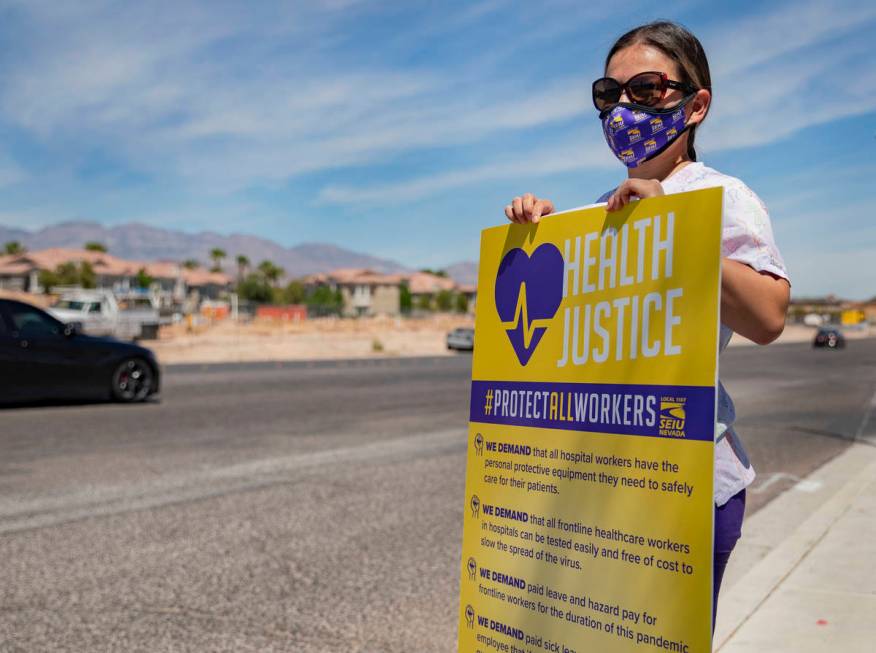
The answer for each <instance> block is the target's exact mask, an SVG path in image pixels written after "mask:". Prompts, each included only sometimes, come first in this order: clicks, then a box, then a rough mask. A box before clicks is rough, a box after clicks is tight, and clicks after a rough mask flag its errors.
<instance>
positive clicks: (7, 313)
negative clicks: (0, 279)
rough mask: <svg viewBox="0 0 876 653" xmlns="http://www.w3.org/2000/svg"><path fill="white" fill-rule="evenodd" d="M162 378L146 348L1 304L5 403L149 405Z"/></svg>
mask: <svg viewBox="0 0 876 653" xmlns="http://www.w3.org/2000/svg"><path fill="white" fill-rule="evenodd" d="M159 376H160V370H159V367H158V361H157V360H156V359H155V355H154V354H153V353H152V352H151V351H150V350H148V349H146V348H145V347H140V346H139V345H135V344H134V343H129V342H121V341H119V340H114V339H113V338H96V337H93V336H88V335H85V334H83V333H80V332H79V329H78V328H77V327H76V325H73V324H64V323H63V322H59V321H58V320H56V319H55V318H54V317H52V316H51V315H49V314H48V313H46V312H45V311H43V310H41V309H39V308H36V307H35V306H31V305H30V304H25V303H24V302H19V301H14V300H11V299H0V403H17V402H26V401H38V400H45V399H115V400H116V401H126V402H131V401H144V400H145V399H147V398H148V397H150V396H152V395H154V394H155V393H156V392H158V388H159Z"/></svg>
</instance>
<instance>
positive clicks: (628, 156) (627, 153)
mask: <svg viewBox="0 0 876 653" xmlns="http://www.w3.org/2000/svg"><path fill="white" fill-rule="evenodd" d="M620 156H621V160H622V161H632V160H633V159H635V158H636V154H635V152H633V151H632V150H622V151H621V153H620Z"/></svg>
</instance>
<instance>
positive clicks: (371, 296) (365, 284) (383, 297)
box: [304, 268, 402, 317]
mask: <svg viewBox="0 0 876 653" xmlns="http://www.w3.org/2000/svg"><path fill="white" fill-rule="evenodd" d="M401 283H402V276H401V275H398V274H381V273H379V272H375V271H374V270H369V269H365V268H339V269H337V270H332V271H331V272H324V273H319V274H312V275H310V276H308V277H305V278H304V284H305V285H307V286H311V287H313V286H320V285H325V286H328V287H329V288H331V289H332V290H340V292H341V298H342V300H343V305H342V308H341V314H342V315H343V316H345V317H357V316H368V315H399V314H400V313H401V307H400V299H401Z"/></svg>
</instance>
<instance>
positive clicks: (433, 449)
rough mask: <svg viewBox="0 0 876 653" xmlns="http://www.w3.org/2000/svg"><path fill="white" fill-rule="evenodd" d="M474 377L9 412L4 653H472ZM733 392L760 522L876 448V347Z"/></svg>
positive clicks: (231, 386)
mask: <svg viewBox="0 0 876 653" xmlns="http://www.w3.org/2000/svg"><path fill="white" fill-rule="evenodd" d="M469 365H470V358H469V357H467V356H464V355H463V356H458V357H451V358H442V359H419V360H417V359H408V360H395V361H381V362H358V363H356V362H346V363H344V362H340V363H320V364H312V365H306V364H298V365H290V364H286V365H284V366H280V367H278V366H276V365H246V366H216V367H210V368H200V367H186V368H173V369H170V370H168V371H167V372H166V376H165V379H166V381H165V384H164V392H163V397H162V400H161V402H160V403H152V404H147V405H141V406H119V405H105V404H93V405H76V406H51V407H30V408H16V409H11V410H5V411H2V412H0V651H4V652H5V651H89V652H91V651H95V652H96V651H149V652H156V651H294V652H296V653H298V652H301V653H309V652H311V651H313V652H316V651H344V652H347V651H361V652H383V651H387V652H396V651H398V652H411V651H417V652H418V653H420V652H423V653H428V652H432V651H436V652H437V651H442V652H444V651H450V650H454V646H455V633H456V614H457V612H456V610H457V604H456V601H457V589H458V586H457V584H458V579H457V572H458V560H459V547H460V539H461V525H462V509H463V501H464V499H463V486H464V466H465V445H466V439H465V425H466V419H467V404H468V391H469V387H468V376H469ZM722 377H723V379H724V382H725V385H726V386H727V388H728V390H729V391H730V393H731V394H732V395H733V396H734V398H735V399H736V404H737V410H738V412H739V415H740V418H739V420H738V422H737V426H738V431H739V433H740V434H741V435H742V437H743V438H744V440H745V442H746V444H747V446H748V449H749V453H750V454H751V457H752V460H753V462H754V464H755V466H756V468H757V469H758V471H759V478H758V480H757V481H756V483H755V485H754V486H753V487H752V488H751V492H750V494H749V505H748V507H749V512H751V511H754V510H757V509H758V508H760V507H761V506H763V505H764V504H765V503H766V502H768V501H769V500H770V499H771V498H774V497H775V496H776V495H777V494H778V493H779V492H781V491H783V490H785V489H787V488H788V487H789V485H792V484H794V483H796V482H798V480H799V479H802V478H804V477H805V476H806V474H808V473H809V472H811V471H812V470H814V469H816V468H817V467H819V466H820V465H822V464H824V463H825V462H827V461H828V460H830V459H831V458H832V457H834V456H835V455H837V454H838V453H840V452H841V451H842V450H843V449H845V448H846V447H847V446H848V445H849V442H850V441H852V440H853V439H855V438H856V437H857V438H859V439H866V438H868V437H872V436H873V435H874V434H876V416H874V417H873V419H872V420H868V419H867V418H866V415H867V411H868V410H870V409H871V407H872V405H873V403H874V390H876V340H868V341H851V342H850V343H849V347H848V349H846V350H845V351H840V352H825V351H813V350H811V349H809V348H808V347H807V346H804V345H782V346H774V347H770V348H768V349H757V348H736V349H732V350H730V351H728V352H727V353H726V354H725V355H724V356H723V357H722ZM874 443H876V439H874Z"/></svg>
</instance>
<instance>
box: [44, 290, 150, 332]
mask: <svg viewBox="0 0 876 653" xmlns="http://www.w3.org/2000/svg"><path fill="white" fill-rule="evenodd" d="M48 311H49V313H51V314H52V315H53V316H54V317H56V318H58V319H59V320H61V321H62V322H65V323H67V324H71V323H72V324H77V325H78V326H79V328H81V329H82V331H83V332H84V333H87V334H89V335H93V336H113V337H114V338H118V339H119V340H138V339H152V338H156V337H158V324H159V314H158V308H157V306H156V305H155V302H154V301H153V300H152V298H151V297H149V296H148V295H145V294H140V293H137V294H127V295H122V296H118V297H117V296H116V295H115V294H114V293H113V292H112V291H110V290H84V289H71V290H65V291H63V292H62V293H61V297H60V299H59V300H58V302H57V303H56V304H55V305H54V306H52V307H50V308H49V309H48Z"/></svg>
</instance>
